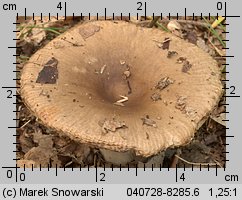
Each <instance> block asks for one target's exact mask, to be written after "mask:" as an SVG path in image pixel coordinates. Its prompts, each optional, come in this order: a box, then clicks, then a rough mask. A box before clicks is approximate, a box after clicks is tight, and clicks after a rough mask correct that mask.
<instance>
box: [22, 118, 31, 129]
mask: <svg viewBox="0 0 242 200" xmlns="http://www.w3.org/2000/svg"><path fill="white" fill-rule="evenodd" d="M30 121H31V120H30V119H29V120H28V121H27V122H25V123H24V124H23V125H22V126H21V127H20V128H24V127H25V126H26V125H27V124H28V123H29V122H30Z"/></svg>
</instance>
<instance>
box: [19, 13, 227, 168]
mask: <svg viewBox="0 0 242 200" xmlns="http://www.w3.org/2000/svg"><path fill="white" fill-rule="evenodd" d="M99 19H100V17H99ZM123 19H125V21H129V22H130V23H135V24H136V25H137V26H148V25H149V24H150V23H151V20H146V21H145V20H144V18H143V17H140V18H139V20H136V19H135V18H131V20H129V19H128V18H125V17H123ZM86 20H89V19H88V17H84V18H83V19H81V18H80V17H75V18H74V19H72V17H67V20H64V18H59V20H57V19H56V18H54V17H52V18H51V20H48V19H45V18H44V19H43V20H42V21H41V20H40V19H38V18H35V21H33V20H32V19H31V18H27V20H23V19H22V18H21V17H20V19H19V22H20V25H18V27H17V30H20V32H19V33H17V38H18V39H20V40H19V41H17V46H19V47H21V48H20V49H18V52H17V54H20V56H19V57H18V58H17V63H20V64H17V70H19V71H21V70H22V69H23V67H24V64H25V62H28V59H29V58H30V57H31V55H32V54H33V53H34V52H36V51H37V50H38V49H40V48H42V47H43V46H45V45H46V44H47V43H48V42H49V41H50V40H52V39H54V38H55V37H56V36H58V35H59V34H61V33H63V32H64V31H66V30H68V29H69V28H71V27H72V26H74V25H75V24H77V23H81V22H84V21H86ZM91 20H95V17H93V18H91ZM108 20H111V19H108ZM116 20H120V18H119V17H116ZM208 21H209V23H210V24H212V23H213V20H208ZM158 22H159V23H160V24H162V26H163V27H166V29H167V30H169V31H170V32H172V34H175V35H177V36H178V37H180V38H182V39H184V40H186V41H188V42H191V43H193V44H196V45H197V46H198V47H199V48H201V49H203V50H204V51H205V52H207V53H209V54H210V55H211V56H212V57H213V58H214V59H215V60H217V62H218V66H219V68H220V69H221V71H225V70H226V69H223V68H222V67H223V65H222V64H224V63H225V62H226V60H225V59H224V58H223V57H222V56H223V55H225V51H224V49H223V46H222V44H221V43H220V42H219V40H218V38H217V37H216V36H215V35H213V34H212V33H211V32H210V31H209V29H207V28H206V24H205V22H204V21H203V20H201V19H200V18H198V17H197V18H195V20H194V21H192V19H191V18H189V17H187V21H185V22H184V20H182V23H179V21H173V20H171V21H169V20H168V19H167V18H166V17H164V19H163V20H162V21H160V20H158ZM171 22H172V23H171ZM33 27H41V28H33ZM156 28H159V27H156ZM98 31H99V29H90V30H81V32H80V34H82V35H84V36H85V37H86V38H87V37H89V36H91V35H93V34H95V33H96V32H98ZM216 31H217V32H218V34H219V35H220V36H221V37H222V38H225V35H224V34H223V33H222V32H223V30H222V28H221V27H220V26H218V27H216ZM169 42H170V40H169V38H167V40H165V41H164V42H163V44H161V46H160V48H163V49H169ZM174 55H176V52H168V57H169V58H171V57H173V56H174ZM53 62H55V60H53ZM120 62H121V61H120ZM178 62H180V63H181V64H182V65H183V68H182V71H183V72H184V73H189V69H190V68H191V67H192V66H191V64H190V63H189V61H187V60H186V58H179V59H178ZM123 64H124V63H123ZM50 65H51V63H46V65H45V68H44V69H43V70H45V71H43V72H41V73H40V74H39V77H38V81H40V82H51V83H52V82H55V80H56V78H57V76H58V72H56V70H55V68H54V66H50ZM104 70H105V67H103V68H102V69H101V72H100V73H102V72H103V71H104ZM43 73H49V74H50V76H49V79H48V80H44V79H42V75H43ZM20 75H21V73H18V74H17V77H16V78H20ZM130 76H131V73H130V71H129V69H128V70H126V71H124V80H126V81H127V84H128V88H129V91H130V93H131V87H130V83H129V80H128V79H129V77H130ZM169 84H172V80H170V79H169V77H165V78H164V79H162V80H160V82H159V83H158V84H157V86H156V89H157V92H156V93H154V95H152V96H151V99H152V100H153V101H158V100H161V96H160V94H159V93H158V92H159V90H162V89H164V88H165V87H167V86H168V85H169ZM19 85H20V82H19V81H17V86H19ZM17 94H20V92H19V91H17ZM43 95H44V94H43ZM45 95H46V94H45ZM47 95H48V94H47ZM73 101H74V99H73ZM17 103H18V104H17V110H19V111H20V112H19V113H17V118H19V119H20V120H19V121H17V126H19V127H20V128H18V129H17V133H18V134H19V135H20V136H19V137H18V138H17V140H18V142H19V145H17V147H16V148H17V150H20V152H17V154H16V157H17V158H18V159H20V160H18V162H17V163H18V165H19V166H20V167H24V166H25V167H31V166H33V167H39V165H40V164H41V166H42V167H48V166H49V167H53V166H54V167H55V166H57V167H80V165H81V167H93V166H97V167H103V166H104V165H105V166H106V167H110V166H111V163H107V162H105V160H104V159H103V157H102V155H101V153H100V152H99V150H98V149H95V148H92V147H89V146H87V145H84V144H77V143H76V142H74V141H72V140H70V139H69V138H67V137H64V136H60V135H59V134H58V133H57V132H56V131H55V130H53V129H50V128H48V127H46V126H44V125H42V124H41V122H40V121H39V120H38V119H37V118H36V117H35V116H34V115H32V114H31V113H30V111H29V110H28V108H27V107H26V106H25V105H24V102H23V101H22V99H21V96H17ZM121 103H122V102H121ZM220 103H225V99H223V98H222V99H221V102H220ZM176 105H177V109H180V110H184V111H185V110H186V97H178V99H177V104H176ZM223 111H225V107H224V106H221V105H220V104H219V105H218V107H217V109H215V110H214V112H213V113H212V114H211V117H210V118H209V119H208V120H207V121H206V122H205V123H204V125H203V126H202V127H201V128H200V129H199V130H198V131H197V133H196V134H195V137H194V139H193V140H192V141H191V143H190V144H188V145H186V146H184V147H179V148H173V149H167V150H166V152H165V158H164V162H163V164H162V167H175V166H178V167H184V166H185V167H207V164H210V167H213V166H216V165H217V166H218V167H223V166H224V165H225V162H224V160H225V159H226V156H225V155H224V154H223V152H226V149H225V146H224V145H223V144H224V143H226V141H225V137H224V136H225V135H226V131H225V126H224V125H225V124H224V121H223V119H224V115H223V113H222V112H223ZM141 120H142V121H143V123H144V124H145V125H148V126H153V127H154V128H156V123H155V121H154V120H153V119H150V118H149V116H145V117H144V118H142V119H141ZM100 126H101V127H102V128H103V130H104V132H105V133H106V132H108V131H115V130H116V129H118V128H125V124H124V123H123V122H119V121H117V120H114V119H113V120H107V119H105V120H104V121H103V122H102V123H101V125H100ZM105 133H104V134H105ZM147 137H149V135H147ZM156 160H159V159H152V157H151V158H148V159H145V160H144V162H140V161H134V162H132V163H129V166H130V167H134V166H136V165H137V164H138V166H140V167H142V164H143V163H150V162H154V163H153V164H154V166H159V165H160V163H156V162H158V161H156ZM114 167H119V166H114ZM124 167H125V166H124Z"/></svg>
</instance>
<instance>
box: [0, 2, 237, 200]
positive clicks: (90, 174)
mask: <svg viewBox="0 0 242 200" xmlns="http://www.w3.org/2000/svg"><path fill="white" fill-rule="evenodd" d="M239 4H240V3H239V2H238V1H237V2H231V1H222V0H220V1H213V0H210V1H205V0H204V1H199V2H197V1H196V2H195V1H190V0H183V1H171V2H163V1H162V2H161V1H158V0H152V1H148V0H147V1H144V0H136V1H128V0H123V1H110V0H104V1H93V0H89V1H60V0H57V1H56V0H55V1H49V2H48V1H38V2H33V1H30V0H25V1H23V2H21V3H20V2H15V1H14V2H7V1H5V2H1V3H0V9H1V19H4V20H2V30H1V47H0V48H1V53H2V55H3V56H2V58H1V59H2V68H1V74H0V83H1V87H2V89H1V93H0V94H1V98H0V102H1V103H0V106H1V115H0V116H1V122H2V123H1V137H2V139H1V140H0V147H1V156H0V160H1V170H0V177H1V178H0V183H1V185H0V188H1V194H0V195H1V199H3V198H9V199H11V198H13V197H16V199H28V198H30V197H31V195H32V196H34V197H36V198H37V199H38V198H39V199H42V198H43V199H55V198H59V199H81V198H87V199H89V198H93V199H95V198H97V199H109V198H110V199H111V198H115V199H133V198H134V199H135V198H137V199H142V198H144V199H153V198H154V199H155V198H157V199H158V198H163V199H175V198H177V199H185V198H186V199H195V198H196V199H204V198H210V199H218V198H221V199H222V198H226V199H240V198H241V197H242V194H241V192H240V191H241V189H242V188H241V175H242V172H241V169H242V166H241V165H242V163H241V156H240V146H241V144H242V135H241V134H240V120H241V118H242V106H241V104H240V102H239V97H240V94H241V82H242V80H241V75H240V74H241V71H242V70H241V68H240V67H239V66H240V65H241V63H242V60H241V55H240V54H241V50H240V48H241V46H242V44H241V43H242V42H241V39H240V35H242V34H241V33H242V28H241V26H240V24H241V18H240V12H241V10H240V9H239V8H240V5H239ZM20 16H24V17H25V18H27V17H28V16H31V17H32V18H33V19H34V18H35V16H41V17H44V16H48V17H51V16H56V18H57V19H58V17H60V16H65V17H67V16H73V18H74V17H75V16H87V17H89V18H90V17H91V16H95V17H96V18H97V20H98V18H99V17H100V16H104V17H105V18H106V17H108V16H112V17H113V18H114V17H115V16H121V17H122V16H128V17H131V16H136V17H137V18H138V17H139V16H145V17H146V16H153V17H154V16H161V18H162V17H163V16H168V18H170V17H171V16H175V17H177V19H178V20H179V17H180V16H184V17H185V19H186V17H187V16H192V17H193V18H194V17H195V16H199V17H201V19H202V18H203V16H217V17H218V16H223V17H225V18H226V39H225V40H224V42H226V56H225V57H226V64H225V65H226V72H224V73H226V79H225V80H223V81H224V82H226V88H225V89H226V90H227V92H226V96H225V98H226V114H227V119H226V123H227V127H226V129H227V130H226V144H225V145H226V152H224V153H225V154H226V166H224V167H223V168H218V167H215V168H211V167H209V165H208V166H207V167H206V168H202V167H201V166H200V167H199V168H193V167H192V168H185V167H184V168H178V167H176V168H172V169H170V168H161V167H160V168H153V167H152V168H147V167H146V166H145V165H144V167H142V168H137V166H136V167H135V168H122V167H121V166H120V167H119V168H105V167H104V168H97V167H94V168H91V167H88V168H82V167H81V166H80V168H57V167H53V166H52V167H48V168H26V169H25V168H19V167H18V166H17V165H16V157H15V156H16V148H15V147H16V137H17V134H16V128H18V127H16V120H15V121H13V119H15V118H16V112H18V110H16V101H15V100H14V99H15V97H16V94H15V92H16V89H17V87H16V73H18V72H17V71H16V67H15V65H16V64H17V63H16V57H17V56H18V55H17V54H16V49H17V48H18V47H17V46H16V36H15V34H16V29H15V28H16V19H18V17H20ZM231 88H232V89H233V92H232V93H231ZM9 91H10V92H9ZM10 93H11V94H13V97H14V98H7V97H8V95H9V94H10ZM64 184H65V185H64ZM34 191H35V192H34Z"/></svg>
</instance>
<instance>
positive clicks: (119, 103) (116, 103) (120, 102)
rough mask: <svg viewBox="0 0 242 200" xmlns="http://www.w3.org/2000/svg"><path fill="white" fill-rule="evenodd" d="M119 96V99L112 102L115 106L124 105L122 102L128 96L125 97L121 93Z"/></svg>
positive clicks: (126, 99)
mask: <svg viewBox="0 0 242 200" xmlns="http://www.w3.org/2000/svg"><path fill="white" fill-rule="evenodd" d="M119 96H120V97H121V98H122V99H120V100H118V101H116V102H114V103H113V104H114V105H116V106H124V104H123V103H124V102H126V101H128V100H129V98H128V97H126V96H123V95H119Z"/></svg>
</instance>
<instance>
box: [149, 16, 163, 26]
mask: <svg viewBox="0 0 242 200" xmlns="http://www.w3.org/2000/svg"><path fill="white" fill-rule="evenodd" d="M159 19H160V16H156V17H154V19H153V20H152V21H151V22H150V24H149V25H148V28H152V27H153V26H154V25H155V24H156V22H157V21H158V20H159Z"/></svg>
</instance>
